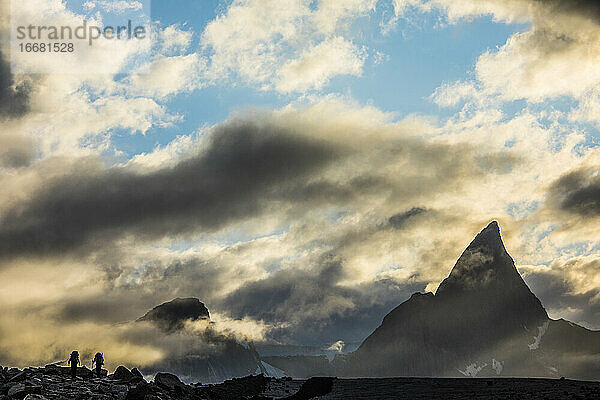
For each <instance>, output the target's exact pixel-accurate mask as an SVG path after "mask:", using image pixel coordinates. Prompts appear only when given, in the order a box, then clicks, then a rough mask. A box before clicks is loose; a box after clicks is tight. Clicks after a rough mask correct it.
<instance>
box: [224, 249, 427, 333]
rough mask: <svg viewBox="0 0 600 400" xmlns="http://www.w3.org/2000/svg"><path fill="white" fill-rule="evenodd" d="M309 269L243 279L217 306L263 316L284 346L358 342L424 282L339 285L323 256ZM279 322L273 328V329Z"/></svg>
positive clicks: (338, 274)
mask: <svg viewBox="0 0 600 400" xmlns="http://www.w3.org/2000/svg"><path fill="white" fill-rule="evenodd" d="M322 262H323V264H322V265H321V266H318V267H316V268H314V269H305V270H303V269H299V268H294V269H286V270H281V271H278V272H275V273H273V274H271V275H270V276H269V277H268V278H266V279H263V280H260V281H256V282H251V283H248V284H246V285H244V286H242V287H241V288H239V289H238V290H236V291H235V292H233V293H232V294H230V295H229V296H228V297H227V298H226V299H225V300H224V301H223V303H222V304H221V307H223V308H225V309H227V310H229V312H230V313H231V314H232V315H233V316H234V317H237V318H243V317H245V316H249V317H252V318H254V319H257V320H263V321H265V322H267V323H270V324H273V325H274V326H275V327H276V328H275V329H274V330H272V331H271V332H270V337H271V338H272V339H274V340H276V341H279V342H283V343H287V344H299V343H302V344H311V345H322V344H323V343H333V342H335V341H337V340H339V339H341V340H343V341H345V342H347V343H351V342H357V341H361V340H363V339H364V338H365V337H366V336H367V335H368V334H369V333H370V332H371V331H372V330H373V329H374V328H376V327H377V326H378V325H379V324H380V323H381V321H382V319H383V317H384V316H385V315H386V314H387V313H388V312H389V311H390V310H392V309H393V308H394V307H396V306H397V305H398V304H400V303H401V302H402V301H404V300H406V299H407V298H408V297H409V296H410V295H411V294H412V293H414V292H417V291H420V290H423V289H424V288H425V285H426V284H425V283H423V282H418V279H417V278H416V277H415V278H414V279H409V280H408V281H407V282H404V283H402V284H400V283H397V282H395V281H393V280H391V279H379V280H376V281H373V282H369V283H363V284H358V285H353V286H347V285H341V284H340V282H341V281H342V279H344V278H345V277H346V275H345V274H346V273H347V272H345V271H344V268H343V266H342V263H341V261H340V260H337V259H335V258H332V257H325V258H324V259H323V260H322ZM278 326H279V327H278Z"/></svg>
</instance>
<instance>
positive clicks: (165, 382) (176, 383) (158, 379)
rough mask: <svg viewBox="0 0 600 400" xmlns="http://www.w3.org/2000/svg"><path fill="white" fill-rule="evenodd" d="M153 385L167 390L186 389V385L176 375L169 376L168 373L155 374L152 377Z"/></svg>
mask: <svg viewBox="0 0 600 400" xmlns="http://www.w3.org/2000/svg"><path fill="white" fill-rule="evenodd" d="M154 383H156V384H157V385H158V386H161V387H164V388H166V389H169V390H175V389H186V388H187V385H186V384H185V383H183V382H181V380H180V379H179V378H178V377H177V376H176V375H173V374H170V373H168V372H159V373H158V374H156V375H155V376H154Z"/></svg>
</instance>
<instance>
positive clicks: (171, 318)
mask: <svg viewBox="0 0 600 400" xmlns="http://www.w3.org/2000/svg"><path fill="white" fill-rule="evenodd" d="M200 319H210V314H209V313H208V309H207V308H206V306H205V305H204V303H202V302H201V301H200V300H198V299H196V298H186V299H181V298H176V299H174V300H172V301H169V302H166V303H163V304H161V305H159V306H156V307H154V308H153V309H152V310H150V311H148V312H147V313H146V314H145V315H144V316H143V317H141V318H139V319H138V321H151V322H154V323H156V324H157V325H158V326H159V327H160V328H161V329H163V330H165V331H167V332H174V331H178V330H181V329H183V325H184V323H185V321H187V320H192V321H197V320H200Z"/></svg>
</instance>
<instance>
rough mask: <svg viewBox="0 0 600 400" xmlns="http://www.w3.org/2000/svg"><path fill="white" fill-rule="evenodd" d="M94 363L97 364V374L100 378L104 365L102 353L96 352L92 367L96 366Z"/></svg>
mask: <svg viewBox="0 0 600 400" xmlns="http://www.w3.org/2000/svg"><path fill="white" fill-rule="evenodd" d="M94 364H96V375H97V376H98V378H100V375H101V374H102V366H103V365H104V357H103V356H102V353H100V352H98V353H96V355H95V356H94V359H93V360H92V368H94Z"/></svg>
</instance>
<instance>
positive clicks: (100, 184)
mask: <svg viewBox="0 0 600 400" xmlns="http://www.w3.org/2000/svg"><path fill="white" fill-rule="evenodd" d="M205 146H206V148H205V149H204V151H201V153H200V154H199V155H198V156H196V157H193V158H190V159H187V160H184V161H182V162H181V163H179V164H177V165H176V166H174V167H172V168H165V169H161V170H158V171H155V172H152V173H148V174H141V173H137V172H132V171H130V170H128V169H126V168H119V167H115V168H111V169H108V170H104V171H103V170H100V171H98V170H94V168H93V167H91V168H88V169H85V168H82V169H81V170H80V171H74V172H72V173H71V174H69V175H67V176H65V177H62V178H59V179H57V180H56V181H55V182H53V183H52V184H49V185H47V186H46V187H45V188H44V189H41V190H40V192H39V193H37V194H36V195H35V196H34V198H32V199H31V201H29V202H27V203H25V204H22V205H19V206H18V207H16V208H15V209H12V210H9V211H8V212H6V213H5V214H4V216H3V218H2V220H1V228H0V237H1V238H2V239H1V240H0V241H1V242H2V245H0V253H2V254H3V255H4V256H11V255H19V254H26V253H28V252H32V253H38V254H39V253H45V252H48V253H59V252H62V251H65V250H69V249H71V248H73V247H77V246H80V245H82V244H84V243H86V241H87V240H88V239H89V238H90V236H92V235H94V234H96V233H108V234H110V235H118V234H119V233H120V232H121V231H136V232H137V233H138V234H140V235H142V236H149V237H160V236H162V235H165V234H169V233H170V234H178V233H182V232H189V231H191V230H214V229H218V228H220V227H222V226H223V225H224V224H226V223H227V222H228V221H232V220H238V219H244V218H248V217H250V216H252V215H255V214H256V213H258V212H259V211H260V210H261V209H262V208H263V207H265V203H264V200H265V199H268V198H269V197H270V196H273V195H274V194H275V195H276V197H277V196H281V195H282V193H281V192H279V194H278V193H277V190H276V192H275V193H273V190H274V189H277V188H275V185H276V184H281V185H282V187H281V188H279V190H283V192H285V189H284V188H285V187H293V182H294V181H295V179H297V178H298V177H302V176H304V175H305V174H306V173H308V172H309V171H311V170H313V169H315V168H318V167H319V166H322V165H323V164H325V163H327V162H330V161H332V160H334V159H335V158H337V157H339V156H340V155H341V149H337V148H334V147H332V146H330V145H328V144H327V143H326V142H324V141H320V140H317V139H315V138H313V139H309V138H307V137H302V136H299V135H293V134H290V135H286V134H283V133H282V132H279V131H278V129H277V128H276V127H269V126H264V125H260V124H248V123H244V122H242V121H238V122H235V121H234V122H232V123H229V124H226V125H224V126H221V127H219V128H217V129H216V130H215V132H214V133H213V134H212V135H211V136H210V137H209V138H207V140H206V143H205ZM81 167H84V166H83V165H82V166H81Z"/></svg>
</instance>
